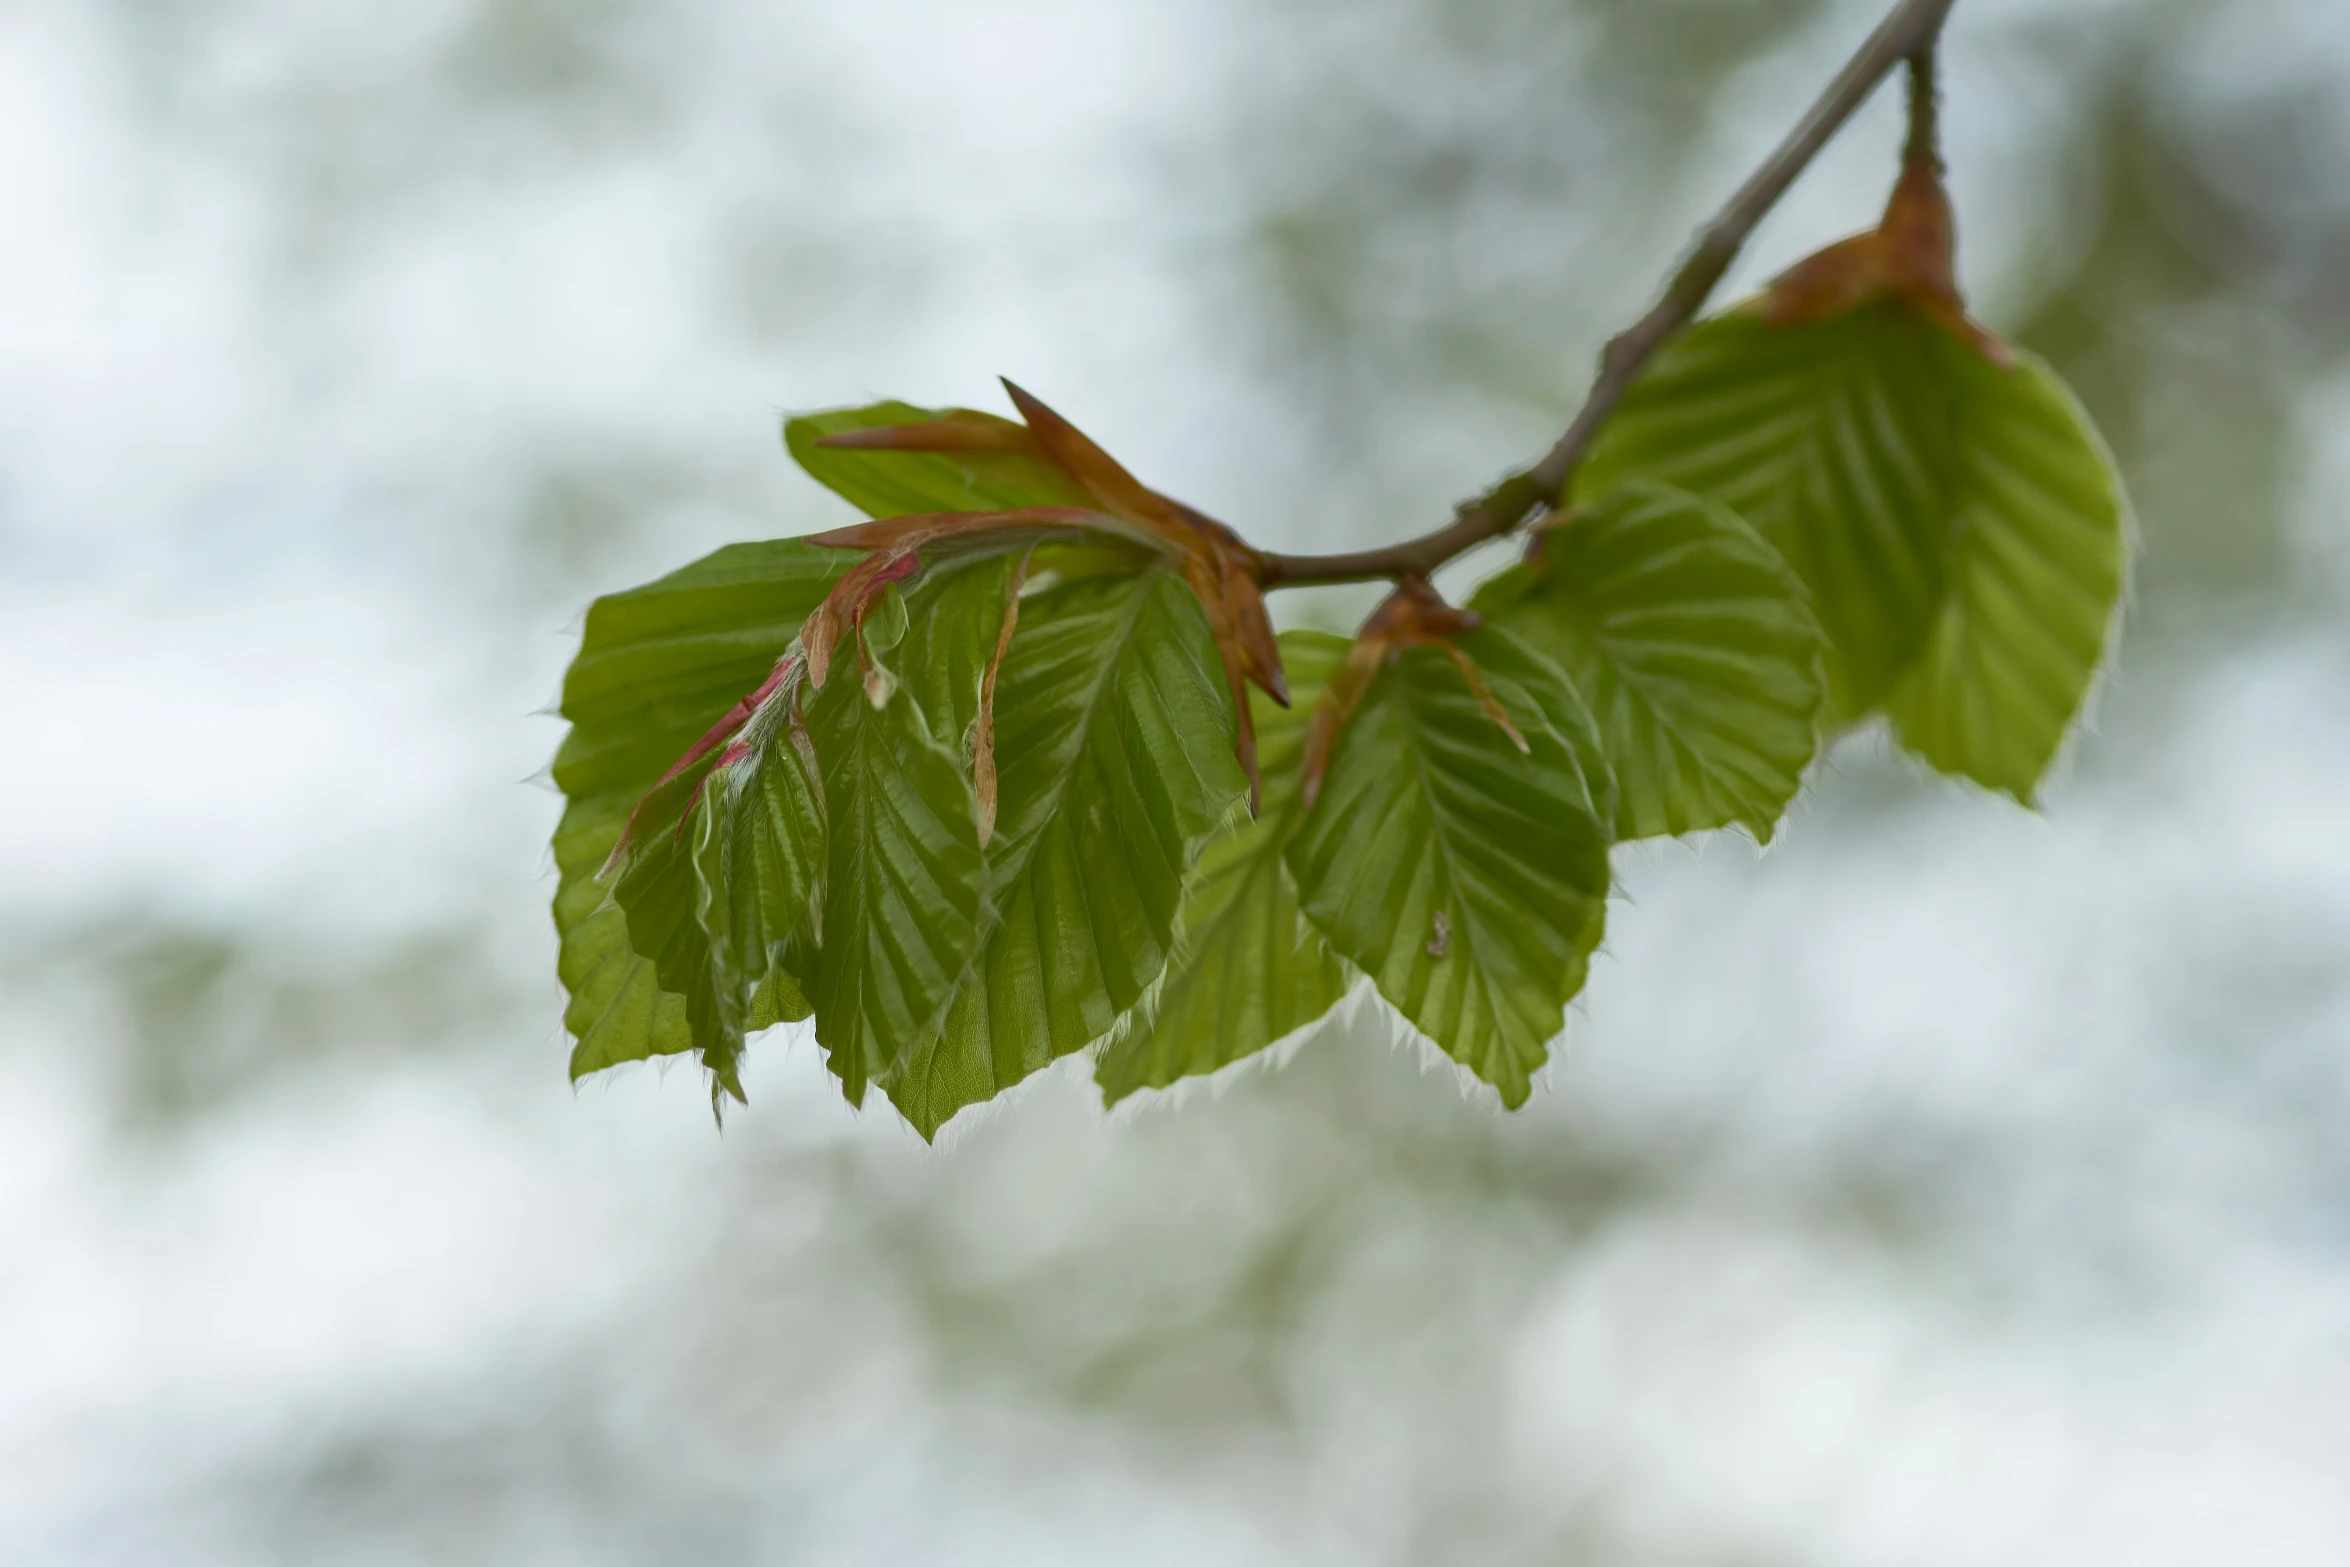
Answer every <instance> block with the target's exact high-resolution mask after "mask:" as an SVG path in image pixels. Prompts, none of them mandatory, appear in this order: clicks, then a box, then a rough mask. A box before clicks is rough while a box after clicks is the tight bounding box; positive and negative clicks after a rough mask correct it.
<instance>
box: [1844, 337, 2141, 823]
mask: <svg viewBox="0 0 2350 1567" xmlns="http://www.w3.org/2000/svg"><path fill="white" fill-rule="evenodd" d="M2016 358H2017V360H2018V363H2017V364H2016V365H2015V367H2014V368H2012V369H2002V368H2001V367H1999V366H1997V365H1994V364H1991V363H1989V362H1987V361H1985V360H1983V359H1981V358H1979V357H1977V356H1974V355H1969V354H1966V353H1963V352H1947V351H1946V353H1945V360H1946V368H1945V371H1944V373H1945V374H1946V375H1947V376H1948V377H1949V378H1950V384H1951V386H1952V388H1953V390H1954V391H1955V393H1956V398H1957V403H1958V413H1959V430H1960V434H1961V441H1960V450H1961V452H1962V466H1961V468H1960V472H1959V485H1958V493H1957V511H1956V515H1955V519H1954V527H1953V533H1954V543H1953V546H1952V552H1951V568H1950V579H1951V583H1950V591H1949V592H1948V593H1947V594H1946V595H1945V596H1944V598H1943V601H1942V606H1941V609H1940V611H1939V612H1938V613H1937V614H1936V615H1935V617H1934V620H1933V624H1932V629H1931V631H1930V633H1929V634H1928V637H1927V640H1926V644H1925V647H1924V649H1923V650H1922V651H1921V652H1920V653H1919V655H1918V656H1917V657H1916V658H1915V659H1914V660H1912V662H1911V664H1910V667H1909V669H1908V670H1907V671H1906V672H1904V674H1903V675H1902V678H1901V681H1900V683H1899V684H1898V685H1896V686H1895V687H1894V689H1893V691H1892V692H1891V694H1890V695H1889V696H1888V697H1887V699H1886V702H1885V710H1886V712H1887V713H1889V714H1890V715H1891V716H1892V719H1893V728H1894V732H1895V733H1896V734H1898V735H1899V736H1900V737H1901V741H1902V743H1903V744H1904V745H1906V746H1908V747H1909V748H1910V749H1911V750H1912V751H1914V752H1916V753H1917V754H1918V755H1919V756H1921V757H1924V758H1925V759H1926V760H1927V761H1929V762H1931V763H1933V764H1934V765H1935V766H1936V767H1939V768H1941V769H1942V770H1943V771H1945V772H1950V773H1957V774H1960V775H1961V776H1964V777H1967V778H1972V779H1974V780H1975V781H1976V782H1977V783H1980V784H1983V785H1985V786H1986V787H1989V788H1993V789H2002V790H2005V791H2006V792H2007V793H2009V794H2011V795H2013V796H2015V798H2016V799H2017V800H2019V801H2021V802H2023V803H2024V804H2026V805H2029V804H2031V803H2032V799H2033V792H2034V790H2035V789H2036V787H2037V786H2038V784H2039V781H2040V777H2041V775H2042V774H2043V773H2044V772H2045V771H2046V770H2047V767H2048V764H2049V762H2050V761H2052V760H2053V759H2054V758H2055V756H2056V752H2057V749H2058V747H2059V746H2060V745H2062V743H2063V741H2064V736H2065V731H2066V729H2067V728H2068V727H2069V726H2070V725H2071V723H2072V721H2073V717H2074V715H2075V714H2077V713H2078V712H2079V711H2080V709H2081V704H2082V702H2083V701H2084V700H2085V699H2086V697H2087V696H2088V692H2089V686H2090V682H2091V681H2092V680H2093V679H2094V678H2095V677H2096V673H2097V667H2098V664H2099V662H2100V661H2101V660H2102V659H2103V658H2104V656H2105V649H2106V643H2107V639H2108V636H2109V635H2110V633H2111V630H2112V625H2113V617H2114V613H2115V610H2116V608H2117V607H2118V605H2119V604H2120V601H2121V586H2122V574H2123V567H2124V562H2125V559H2126V555H2127V549H2128V541H2127V536H2126V531H2125V525H2124V522H2123V516H2124V508H2123V502H2122V493H2121V481H2120V480H2119V478H2118V477H2116V475H2115V473H2114V468H2113V463H2112V460H2111V459H2110V458H2109V457H2108V456H2107V455H2106V453H2105V449H2104V446H2103V445H2102V443H2101V442H2099V440H2098V438H2097V434H2096V431H2095V430H2094V429H2093V428H2092V427H2091V425H2090V423H2089V420H2088V416H2087V415H2085V414H2084V413H2082V412H2081V408H2080V405H2079V404H2078V403H2076V402H2075V401H2074V400H2073V396H2072V394H2071V393H2070V392H2069V391H2067V390H2066V388H2065V386H2064V383H2063V382H2062V381H2060V380H2058V379H2057V377H2056V375H2055V373H2054V372H2053V371H2051V370H2050V369H2049V368H2048V367H2047V366H2046V365H2044V364H2042V363H2041V362H2040V361H2039V360H2037V359H2034V358H2032V357H2031V356H2029V355H2021V354H2019V355H2017V356H2016Z"/></svg>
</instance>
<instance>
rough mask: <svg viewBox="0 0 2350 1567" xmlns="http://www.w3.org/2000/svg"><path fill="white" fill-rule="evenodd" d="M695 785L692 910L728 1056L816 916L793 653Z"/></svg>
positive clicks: (812, 782)
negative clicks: (768, 983)
mask: <svg viewBox="0 0 2350 1567" xmlns="http://www.w3.org/2000/svg"><path fill="white" fill-rule="evenodd" d="M786 662H787V666H788V667H787V674H786V678H785V679H784V680H782V681H780V682H778V683H777V687H776V689H775V690H774V692H772V693H771V694H770V696H769V697H768V699H767V700H766V701H765V702H764V703H763V704H762V705H761V707H760V708H759V709H758V710H757V711H755V712H754V713H753V714H752V716H751V718H750V720H749V721H748V723H746V724H745V726H744V728H743V730H742V733H741V735H740V737H739V738H737V739H736V740H734V741H733V742H732V743H730V744H729V745H728V746H727V748H726V749H725V751H724V752H722V753H721V754H720V756H719V758H718V760H717V762H716V763H715V764H714V765H713V767H712V768H711V771H710V774H709V776H708V777H707V778H706V779H705V780H704V781H703V783H702V792H701V798H700V800H699V803H698V804H697V805H696V807H695V808H694V811H693V818H692V827H691V832H692V844H693V874H694V883H695V914H696V917H697V918H698V919H699V921H700V923H701V927H702V935H703V937H704V939H705V940H706V942H707V943H708V946H709V953H710V958H709V961H710V969H711V988H712V991H713V994H714V997H715V1001H716V1014H717V1016H716V1026H717V1028H718V1029H719V1030H720V1031H721V1033H722V1036H723V1037H724V1038H725V1040H726V1042H727V1044H728V1045H729V1046H730V1047H731V1048H732V1050H733V1051H734V1052H736V1053H739V1052H740V1050H741V1048H742V1039H743V1036H744V1034H745V1033H746V1032H747V1031H748V1030H749V1028H750V1027H751V1011H752V1008H753V1006H754V1003H755V1000H756V997H757V994H758V990H759V987H760V984H761V982H762V981H763V980H765V979H766V978H767V976H769V975H770V974H778V973H783V972H785V971H786V970H787V969H788V967H790V966H792V965H793V962H794V958H793V952H792V950H791V949H794V948H797V949H799V951H800V953H801V954H802V961H803V962H804V952H805V948H806V945H807V944H808V942H810V941H811V940H812V939H813V938H814V936H815V933H816V930H817V927H818V922H819V921H820V920H821V918H822V916H823V907H824V904H823V896H824V893H823V885H824V882H823V877H824V862H825V853H826V847H825V830H824V795H823V792H822V786H821V784H820V783H819V771H818V762H817V759H816V748H815V744H814V742H813V741H812V740H811V739H810V737H809V734H808V729H807V723H806V720H805V717H804V716H803V714H802V713H801V711H800V696H801V691H802V683H801V679H800V670H799V667H798V664H797V660H796V657H795V658H792V659H787V661H786Z"/></svg>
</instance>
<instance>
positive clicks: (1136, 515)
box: [786, 381, 1289, 803]
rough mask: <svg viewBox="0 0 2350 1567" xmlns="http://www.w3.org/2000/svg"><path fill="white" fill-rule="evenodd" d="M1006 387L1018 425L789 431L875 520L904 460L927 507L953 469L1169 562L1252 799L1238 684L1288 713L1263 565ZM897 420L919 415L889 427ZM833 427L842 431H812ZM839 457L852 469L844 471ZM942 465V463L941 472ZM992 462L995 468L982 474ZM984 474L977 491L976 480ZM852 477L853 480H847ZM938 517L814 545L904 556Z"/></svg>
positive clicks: (983, 488)
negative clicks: (1181, 583) (1179, 578)
mask: <svg viewBox="0 0 2350 1567" xmlns="http://www.w3.org/2000/svg"><path fill="white" fill-rule="evenodd" d="M1004 389H1005V390H1006V391H1007V392H1008V393H1009V394H1010V395H1011V398H1012V401H1013V403H1014V405H1015V406H1017V407H1018V408H1019V410H1020V414H1021V417H1022V418H1023V419H1024V420H1026V421H1027V422H1026V423H1025V424H1014V423H1012V422H1011V421H1010V420H1008V419H998V418H996V417H995V416H993V415H991V414H983V413H976V412H973V411H972V410H969V409H953V410H949V411H947V412H945V413H926V412H925V411H924V410H921V409H912V408H907V407H905V406H904V405H902V404H883V405H879V406H878V407H876V408H870V409H857V410H851V411H846V412H842V413H835V414H825V415H811V416H809V417H807V418H805V419H799V420H794V421H793V422H792V424H791V426H790V427H789V428H788V429H787V431H786V435H787V438H788V439H789V441H790V443H791V449H792V452H793V455H795V456H797V457H799V458H800V459H801V461H802V462H803V463H804V464H806V465H808V467H809V471H810V472H811V473H814V474H815V475H816V476H817V477H818V478H820V479H823V480H824V481H825V482H826V483H827V484H832V485H833V486H834V488H836V489H839V490H841V492H842V493H843V494H845V495H848V496H849V497H850V498H851V499H853V500H856V501H857V502H858V504H860V505H863V506H867V507H868V508H873V509H874V515H875V516H876V517H877V518H882V517H888V513H886V512H884V511H882V510H879V509H878V508H879V507H881V506H884V505H887V504H890V503H892V502H895V501H897V500H899V499H901V498H903V497H904V495H905V494H907V493H909V492H907V491H901V490H893V489H889V488H887V487H884V486H882V485H880V484H879V482H878V480H877V478H876V476H877V475H883V476H885V475H887V474H889V473H891V472H893V471H894V470H893V469H892V467H891V465H892V464H911V465H913V466H911V467H909V468H908V469H907V470H906V471H907V472H909V473H911V474H914V475H916V477H917V479H920V476H922V475H929V476H930V477H929V478H928V479H920V482H921V483H922V484H923V486H924V488H923V490H922V496H923V498H924V501H925V504H926V505H927V504H930V503H931V502H933V501H935V500H936V498H937V497H938V496H940V495H943V494H947V493H949V491H950V490H951V486H950V485H949V483H948V480H947V475H948V474H949V473H950V472H951V473H954V474H959V475H962V476H964V478H965V479H966V480H969V481H970V482H971V483H972V484H973V486H974V488H973V489H972V490H971V491H969V492H968V493H971V494H974V495H978V494H981V493H984V496H985V497H986V500H985V504H986V505H987V506H990V507H1028V508H1039V509H1042V510H1045V511H1056V510H1058V511H1064V512H1065V511H1066V510H1067V509H1068V508H1069V507H1070V506H1071V505H1077V506H1083V507H1090V508H1092V516H1091V520H1090V525H1091V526H1094V527H1096V528H1097V529H1100V530H1104V531H1109V532H1114V533H1120V534H1123V535H1124V536H1125V537H1127V538H1130V539H1133V540H1135V541H1137V542H1138V543H1142V544H1145V545H1147V546H1150V547H1152V548H1154V549H1156V550H1157V551H1159V552H1160V553H1162V554H1164V555H1166V556H1167V557H1168V558H1170V559H1171V560H1173V561H1174V562H1175V563H1176V564H1177V565H1178V566H1179V567H1180V569H1181V570H1182V573H1183V578H1184V580H1185V581H1186V582H1188V583H1189V584H1190V585H1191V590H1192V592H1193V593H1194V594H1195V595H1196V596H1197V597H1198V599H1199V602H1200V607H1201V608H1202V609H1203V610H1204V611H1205V612H1206V614H1207V618H1208V627H1209V631H1210V633H1211V635H1212V637H1213V639H1214V645H1215V648H1216V651H1217V655H1218V657H1219V659H1220V661H1221V662H1222V664H1223V668H1224V677H1225V683H1226V685H1227V687H1228V688H1229V695H1230V697H1231V700H1232V703H1233V708H1234V711H1235V712H1236V713H1237V714H1238V729H1237V731H1236V733H1235V735H1234V739H1233V746H1234V752H1235V754H1236V755H1237V756H1238V758H1239V761H1240V766H1241V769H1242V771H1243V772H1245V773H1246V774H1247V775H1248V777H1249V781H1250V787H1251V790H1252V803H1253V790H1254V787H1255V782H1256V733H1255V727H1254V724H1253V721H1252V718H1251V715H1250V712H1249V707H1248V704H1247V702H1246V701H1244V700H1243V698H1242V691H1243V687H1244V684H1246V683H1249V682H1253V683H1254V684H1255V685H1256V686H1257V687H1258V688H1259V689H1261V690H1263V691H1265V692H1266V693H1267V694H1269V695H1270V696H1271V697H1272V698H1273V699H1274V700H1275V701H1276V702H1279V703H1282V704H1284V705H1286V704H1287V702H1288V700H1289V695H1288V691H1287V690H1286V688H1285V687H1284V686H1283V685H1282V681H1281V659H1280V655H1279V654H1278V653H1277V652H1276V651H1275V650H1274V646H1273V623H1272V621H1271V619H1270V618H1269V617H1268V616H1267V615H1266V613H1265V603H1264V597H1263V595H1262V593H1261V592H1260V591H1259V589H1258V586H1257V584H1258V580H1259V578H1260V577H1261V576H1262V574H1263V566H1264V562H1263V558H1262V557H1261V556H1259V555H1258V553H1257V552H1256V551H1255V550H1254V549H1252V548H1250V547H1249V545H1248V544H1247V543H1246V542H1245V541H1243V540H1242V539H1241V537H1240V535H1239V534H1237V533H1234V532H1233V531H1232V530H1231V529H1230V528H1227V527H1225V526H1224V525H1223V524H1222V523H1220V522H1218V521H1216V520H1215V519H1214V518H1212V517H1209V516H1206V515H1205V514H1203V513H1201V512H1198V511H1195V510H1193V509H1192V508H1191V507H1189V506H1186V505H1184V504H1183V503H1182V502H1181V501H1177V500H1172V499H1170V498H1168V497H1167V496H1164V495H1161V494H1159V493H1158V492H1157V491H1156V490H1153V489H1151V488H1149V487H1148V486H1146V485H1145V484H1143V483H1142V481H1140V480H1139V479H1137V478H1135V477H1134V475H1133V474H1131V473H1129V472H1127V471H1126V469H1125V468H1124V467H1122V466H1121V465H1120V464H1119V463H1118V461H1117V460H1116V459H1115V458H1113V457H1112V456H1110V454H1109V453H1108V452H1106V451H1103V450H1102V448H1101V447H1100V446H1098V445H1096V444H1095V443H1094V441H1093V440H1092V439H1091V438H1090V437H1088V436H1087V435H1086V434H1085V432H1084V431H1082V430H1080V429H1078V428H1077V427H1076V426H1075V425H1073V424H1071V423H1070V422H1069V421H1068V420H1066V419H1064V418H1062V417H1061V416H1060V415H1059V414H1057V413H1055V412H1054V411H1053V410H1052V409H1051V408H1049V407H1047V406H1046V405H1045V404H1044V403H1043V402H1041V401H1040V400H1038V399H1037V398H1035V397H1032V396H1030V395H1029V394H1028V393H1027V392H1025V391H1023V390H1021V389H1020V388H1019V387H1017V386H1014V385H1013V384H1012V383H1011V382H1009V381H1006V382H1005V383H1004ZM894 414H912V415H922V417H918V418H914V419H911V420H908V421H906V422H895V420H894V417H893V415H894ZM828 423H837V424H838V425H839V427H838V428H831V429H825V430H820V429H819V426H820V425H825V424H828ZM844 459H845V460H847V461H850V462H851V463H852V464H853V466H852V467H851V468H849V469H847V470H844V469H843V468H842V467H841V463H842V461H843V460H844ZM940 464H945V465H947V466H946V467H945V468H941V467H940V466H939V465H940ZM991 464H992V465H994V466H988V465H991ZM1039 465H1041V467H1042V469H1043V471H1045V472H1046V473H1049V474H1050V475H1051V481H1050V482H1049V483H1045V482H1031V481H1033V480H1034V476H1035V474H1036V472H1037V471H1038V467H1039ZM982 475H984V476H985V479H986V482H985V484H984V485H981V484H980V483H979V480H980V477H981V476H982ZM847 479H853V480H855V482H854V483H853V484H851V483H847V482H846V480H847ZM908 482H909V483H912V482H914V481H908ZM935 520H936V519H932V518H921V517H908V518H890V519H889V520H888V521H885V522H880V523H877V524H876V527H878V528H880V529H882V530H883V531H884V532H885V533H887V534H889V535H890V536H891V537H890V538H888V539H885V538H883V537H882V536H881V535H880V534H876V533H874V532H873V531H872V530H871V529H865V530H844V531H843V532H842V533H840V534H837V535H824V536H821V538H820V542H824V543H835V542H838V543H856V544H859V545H860V546H862V547H867V548H876V549H880V548H905V549H911V548H913V547H914V546H913V545H912V544H911V543H899V542H897V541H896V539H895V535H896V534H897V533H898V532H899V531H901V530H904V529H905V528H907V527H908V526H909V525H915V526H918V527H922V528H929V527H930V526H931V525H932V524H934V523H935ZM852 534H854V535H857V536H856V537H852V536H851V535H852Z"/></svg>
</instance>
